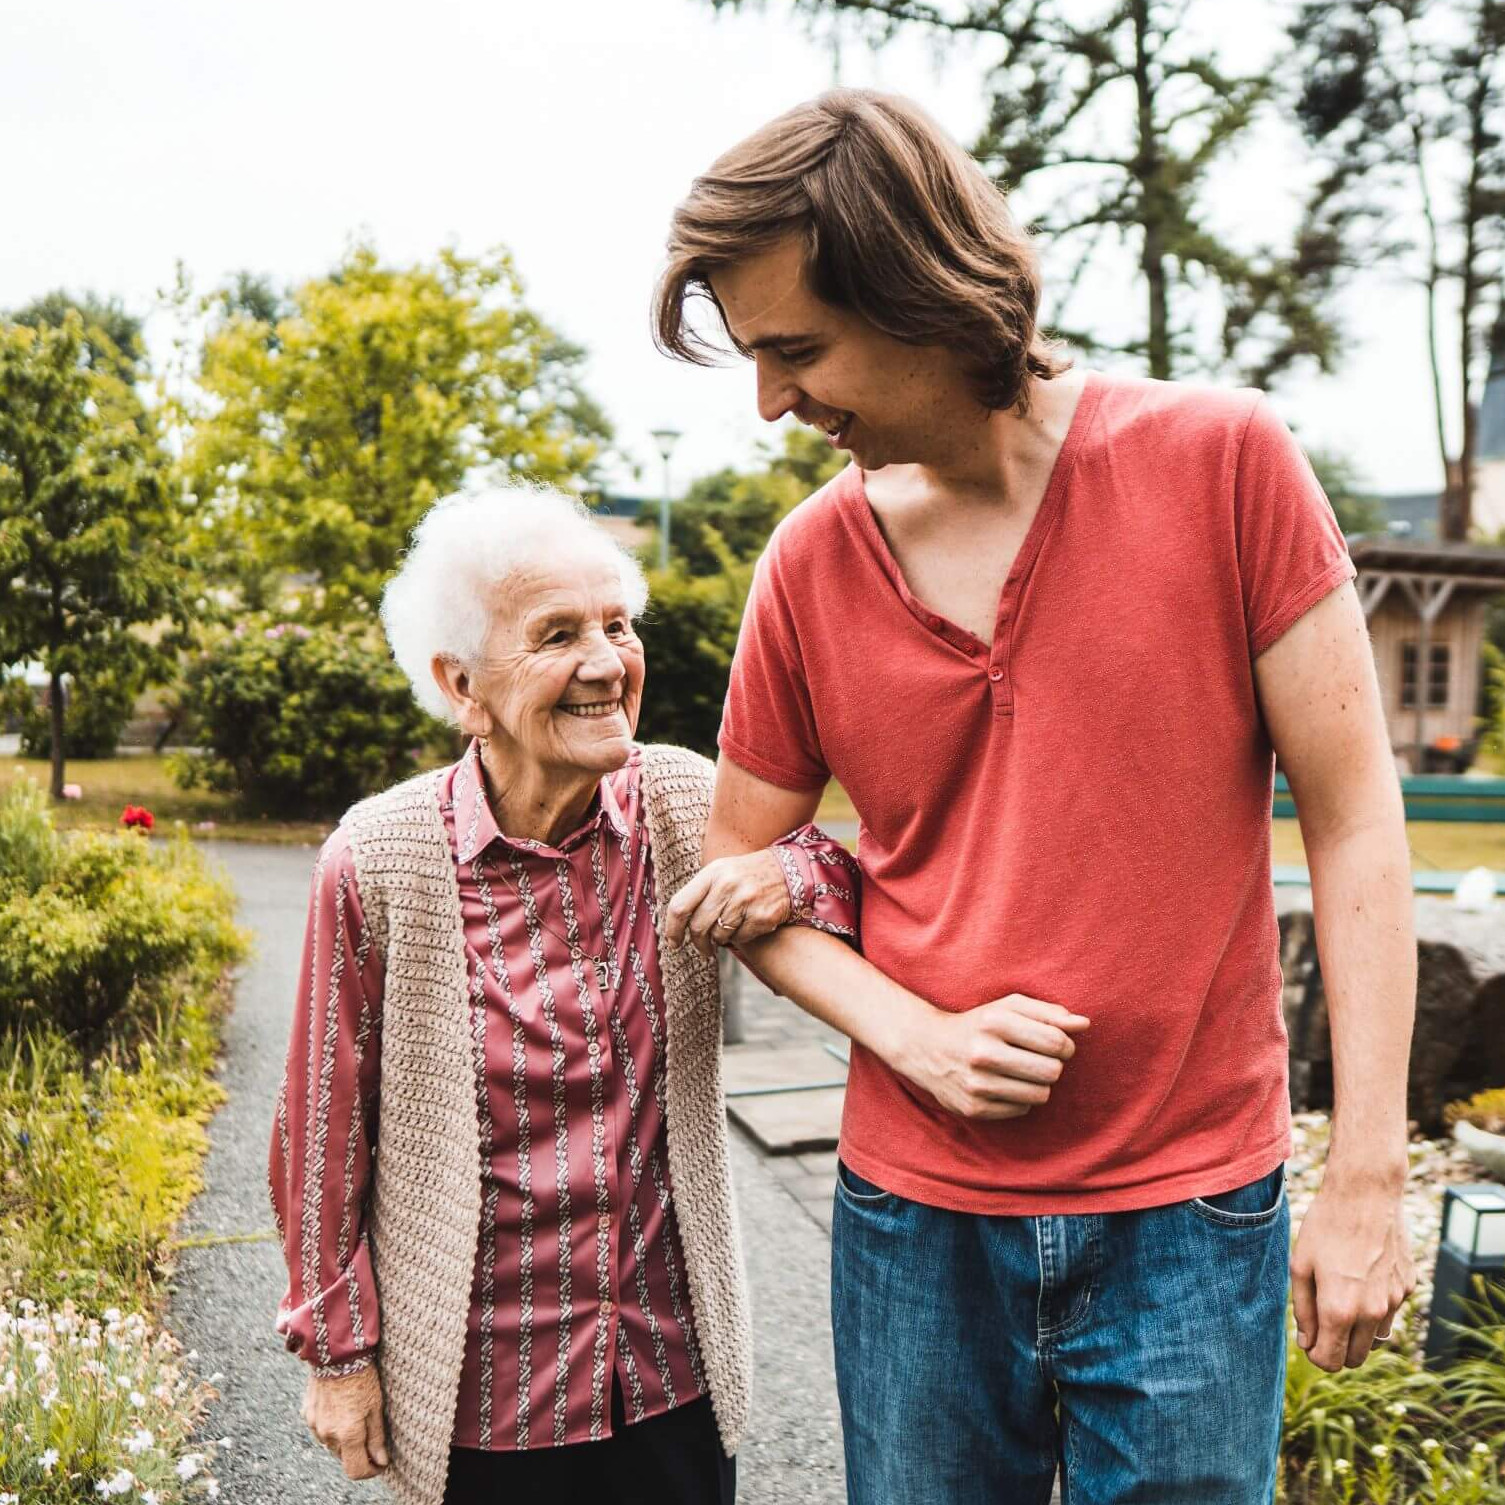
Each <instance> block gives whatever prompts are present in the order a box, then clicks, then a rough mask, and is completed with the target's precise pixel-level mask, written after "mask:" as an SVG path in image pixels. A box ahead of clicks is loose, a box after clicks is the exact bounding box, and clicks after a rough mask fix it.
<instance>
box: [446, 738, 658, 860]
mask: <svg viewBox="0 0 1505 1505" xmlns="http://www.w3.org/2000/svg"><path fill="white" fill-rule="evenodd" d="M450 800H451V801H452V803H453V805H454V811H455V853H456V856H457V857H458V858H459V860H460V861H461V862H473V861H474V860H475V858H476V857H477V856H479V855H480V853H482V852H484V851H485V850H486V848H487V847H489V846H490V845H491V843H492V842H494V841H499V842H501V843H502V845H503V846H508V847H511V848H513V849H514V850H515V851H519V852H531V853H539V854H542V855H544V856H551V857H552V856H563V855H564V854H565V853H567V852H570V851H573V850H574V849H575V848H576V847H577V846H579V845H580V843H581V842H583V841H585V840H586V838H587V837H589V836H590V835H591V834H592V833H593V832H594V831H595V830H596V829H597V828H598V827H599V826H600V824H601V822H602V820H603V819H604V820H605V821H607V823H608V824H609V825H610V826H611V828H612V829H613V830H614V831H615V832H616V833H617V835H618V836H622V837H625V836H627V835H628V829H627V818H626V816H625V815H623V813H622V807H621V805H620V804H619V803H618V801H617V796H616V792H615V791H614V790H613V789H612V787H611V777H610V775H608V776H607V777H605V778H603V779H602V780H601V782H600V785H599V786H598V787H597V791H596V796H595V798H593V799H592V800H591V803H590V807H589V808H588V809H587V810H586V813H585V818H584V820H582V821H581V823H580V824H579V825H578V826H577V827H576V828H575V829H574V830H573V831H571V832H570V834H569V835H568V836H566V837H565V838H564V840H563V841H561V842H560V843H559V844H558V845H557V846H550V845H549V844H548V843H547V842H542V841H532V840H530V839H529V838H527V837H525V836H508V835H507V833H506V832H505V831H503V830H502V829H501V827H500V826H498V825H497V823H496V816H495V815H494V814H493V813H492V810H491V801H490V800H488V799H487V798H486V784H485V780H484V779H483V778H482V775H481V744H480V742H479V740H477V739H474V738H473V739H472V740H471V743H470V746H469V747H467V748H466V749H465V755H464V756H463V757H462V758H461V759H460V761H459V762H458V763H456V764H455V766H454V768H453V769H452V770H451V774H450Z"/></svg>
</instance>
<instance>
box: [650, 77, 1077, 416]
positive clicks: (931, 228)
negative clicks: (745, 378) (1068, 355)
mask: <svg viewBox="0 0 1505 1505" xmlns="http://www.w3.org/2000/svg"><path fill="white" fill-rule="evenodd" d="M790 235H796V236H800V237H801V238H802V239H803V240H804V243H805V273H806V276H807V278H808V279H809V286H810V290H811V291H812V292H813V293H814V294H815V296H816V297H817V298H819V299H821V301H822V302H825V303H828V304H830V305H831V306H833V307H835V308H842V309H850V310H851V311H852V312H854V313H857V314H859V315H861V316H862V317H863V318H864V319H866V320H867V321H868V322H869V323H870V324H873V325H874V326H876V327H877V328H878V329H880V330H882V331H883V333H885V334H887V335H890V336H891V337H892V338H894V339H896V340H902V341H904V342H905V343H906V344H910V345H946V346H949V347H950V348H951V349H953V350H956V351H958V352H960V353H961V354H962V356H963V357H964V358H965V360H966V362H967V365H968V368H969V370H970V374H971V376H972V381H973V387H974V390H975V391H976V393H977V397H978V400H979V401H980V402H981V403H982V404H983V405H984V406H985V407H988V408H993V409H999V408H1012V407H1014V406H1016V405H1017V406H1018V407H1019V409H1020V411H1021V412H1022V411H1024V410H1026V409H1027V407H1028V401H1029V383H1030V380H1031V378H1039V379H1041V380H1047V381H1048V380H1049V379H1050V378H1051V377H1053V376H1058V375H1059V374H1060V373H1061V372H1062V371H1063V370H1065V369H1066V366H1067V364H1068V363H1067V362H1066V361H1064V360H1063V359H1061V358H1060V357H1059V356H1058V355H1057V354H1056V353H1055V351H1054V349H1053V348H1052V346H1051V343H1050V342H1049V341H1048V340H1046V339H1045V338H1044V337H1043V336H1042V335H1041V334H1040V332H1039V330H1038V329H1037V327H1036V317H1037V312H1038V308H1039V302H1040V278H1039V270H1038V267H1037V264H1036V260H1035V254H1034V248H1033V247H1032V246H1031V244H1030V241H1029V237H1028V236H1027V235H1026V234H1025V233H1024V232H1023V231H1022V230H1021V229H1020V228H1019V226H1018V225H1016V224H1015V223H1014V218H1013V216H1012V215H1011V214H1010V213H1009V210H1008V206H1007V204H1006V203H1005V202H1004V197H1003V194H1002V193H1001V192H1000V191H999V190H998V188H996V187H995V186H994V185H993V183H992V182H990V181H989V179H988V178H987V176H986V174H984V172H983V171H982V169H981V168H980V167H979V166H978V165H977V163H976V162H974V161H973V159H972V158H971V157H969V156H968V155H967V153H966V152H964V151H963V150H962V149H961V147H959V146H958V145H957V144H956V143H955V142H954V141H952V140H951V138H950V137H949V136H947V135H946V133H945V132H944V131H942V130H941V128H940V127H939V126H938V125H936V123H935V122H934V121H933V120H931V118H930V117H929V116H928V115H927V114H925V112H924V111H923V110H921V109H920V108H919V106H918V105H916V104H914V103H913V102H911V101H910V100H907V99H903V98H901V97H899V96H898V95H894V94H880V93H878V92H876V91H875V90H871V89H832V90H830V91H829V92H828V93H825V94H822V95H820V96H819V97H818V98H816V99H813V100H810V101H809V102H808V103H806V104H802V105H798V106H796V107H795V108H794V109H792V110H789V111H788V112H787V113H785V114H783V115H780V116H779V117H778V118H777V119H776V120H772V121H770V122H769V123H768V124H767V125H765V126H764V127H763V128H762V129H761V130H759V131H757V132H755V133H754V134H753V135H751V136H749V137H748V138H747V139H746V140H745V141H743V142H741V143H740V144H738V145H737V146H734V147H733V148H732V149H731V150H730V151H729V152H727V153H725V154H724V155H723V156H721V157H719V158H718V159H717V160H716V161H715V162H714V163H713V164H712V166H711V169H710V171H709V172H707V173H705V174H703V175H702V176H700V177H698V178H696V179H695V181H694V183H693V184H692V185H691V187H690V192H689V195H688V196H687V197H686V198H685V199H684V201H683V202H682V203H681V204H680V205H679V207H678V208H677V209H676V210H675V211H674V218H673V221H672V222H671V225H670V229H669V264H668V267H667V268H666V269H665V271H664V274H663V277H662V278H661V279H660V281H659V285H658V290H657V294H656V297H655V307H654V321H653V322H654V338H655V340H656V342H657V344H658V347H659V349H661V350H662V351H664V352H665V353H666V354H668V355H673V356H677V357H678V358H680V359H681V360H688V361H694V362H695V363H696V364H697V365H709V364H711V362H712V360H713V358H714V356H715V354H716V352H715V349H714V347H713V346H712V345H711V344H710V343H709V342H708V341H706V340H705V339H704V338H703V337H702V336H701V335H700V334H699V333H698V332H697V331H695V330H694V329H692V328H691V327H690V325H689V324H688V322H687V321H686V317H685V309H686V304H687V302H688V300H689V299H690V298H692V297H703V298H706V299H708V300H709V301H710V302H711V303H712V304H713V305H716V296H715V293H714V292H713V291H712V288H711V284H710V277H711V274H712V273H714V272H715V271H717V270H718V269H719V268H722V267H725V266H729V265H732V264H733V263H735V262H738V261H741V260H744V259H745V258H746V257H748V256H749V255H757V254H759V253H761V252H763V251H766V250H768V249H769V248H770V247H771V246H773V245H774V244H776V243H777V242H779V241H781V240H783V239H785V238H786V237H787V236H790ZM716 307H717V312H718V313H720V312H721V310H720V307H719V305H716ZM721 322H722V325H723V327H724V326H725V323H726V320H725V316H724V315H723V316H722V320H721ZM727 335H728V338H730V339H731V340H732V343H733V344H734V345H736V348H737V349H738V350H739V351H740V352H741V353H742V354H744V355H746V354H748V352H747V351H746V350H744V349H742V347H741V346H740V345H738V344H737V342H736V339H735V337H734V336H732V335H731V331H730V330H727Z"/></svg>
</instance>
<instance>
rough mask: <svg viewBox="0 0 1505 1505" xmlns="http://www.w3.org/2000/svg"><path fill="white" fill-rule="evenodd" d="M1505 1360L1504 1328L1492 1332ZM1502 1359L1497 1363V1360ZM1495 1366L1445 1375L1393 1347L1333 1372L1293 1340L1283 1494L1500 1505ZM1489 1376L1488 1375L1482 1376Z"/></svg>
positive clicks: (1345, 1503) (1320, 1499) (1309, 1504)
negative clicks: (1309, 1357)
mask: <svg viewBox="0 0 1505 1505" xmlns="http://www.w3.org/2000/svg"><path fill="white" fill-rule="evenodd" d="M1487 1341H1488V1342H1489V1343H1490V1344H1491V1346H1492V1348H1493V1351H1494V1352H1495V1353H1496V1354H1501V1355H1505V1327H1498V1328H1495V1329H1493V1330H1492V1333H1491V1334H1490V1335H1488V1336H1487ZM1495 1362H1497V1360H1496V1361H1495ZM1491 1367H1492V1366H1491V1362H1490V1361H1489V1360H1487V1359H1481V1360H1475V1361H1469V1363H1468V1364H1461V1365H1459V1366H1458V1367H1457V1368H1455V1369H1453V1370H1449V1371H1445V1372H1443V1373H1434V1372H1432V1371H1430V1370H1427V1369H1424V1368H1422V1367H1421V1366H1420V1365H1419V1364H1418V1363H1417V1362H1416V1361H1415V1360H1413V1359H1411V1358H1408V1357H1407V1356H1405V1355H1404V1354H1402V1353H1399V1352H1396V1351H1394V1350H1392V1349H1389V1348H1382V1349H1376V1350H1375V1351H1374V1352H1373V1353H1371V1354H1370V1356H1369V1358H1368V1359H1367V1360H1366V1361H1365V1363H1364V1365H1363V1366H1362V1367H1361V1368H1359V1369H1340V1370H1339V1371H1338V1372H1337V1373H1336V1374H1328V1373H1326V1372H1325V1371H1323V1370H1320V1369H1318V1368H1317V1367H1316V1366H1315V1365H1313V1364H1312V1363H1311V1362H1310V1361H1308V1360H1307V1359H1306V1358H1305V1356H1304V1355H1302V1353H1301V1350H1300V1349H1299V1348H1297V1347H1296V1346H1295V1344H1294V1343H1293V1344H1292V1346H1291V1350H1290V1354H1289V1359H1288V1365H1287V1370H1286V1394H1285V1424H1284V1431H1283V1434H1282V1440H1281V1467H1280V1488H1279V1491H1278V1495H1277V1498H1278V1499H1280V1500H1282V1501H1285V1502H1288V1505H1340V1502H1341V1505H1349V1502H1359V1501H1362V1502H1365V1505H1371V1502H1372V1505H1380V1502H1389V1505H1443V1502H1454V1505H1458V1502H1462V1501H1469V1502H1472V1505H1501V1502H1505V1489H1502V1487H1501V1480H1500V1476H1499V1469H1498V1464H1497V1463H1496V1461H1495V1458H1496V1454H1497V1444H1498V1441H1499V1438H1498V1436H1494V1437H1493V1438H1492V1441H1486V1440H1484V1439H1485V1438H1489V1437H1491V1435H1492V1433H1493V1432H1494V1428H1495V1427H1496V1426H1497V1425H1499V1422H1500V1412H1499V1409H1498V1408H1499V1398H1500V1395H1501V1391H1502V1388H1505V1382H1502V1381H1501V1379H1500V1377H1499V1376H1498V1375H1496V1376H1494V1378H1493V1380H1492V1381H1491V1379H1490V1375H1489V1371H1490V1369H1491ZM1481 1376H1482V1378H1481Z"/></svg>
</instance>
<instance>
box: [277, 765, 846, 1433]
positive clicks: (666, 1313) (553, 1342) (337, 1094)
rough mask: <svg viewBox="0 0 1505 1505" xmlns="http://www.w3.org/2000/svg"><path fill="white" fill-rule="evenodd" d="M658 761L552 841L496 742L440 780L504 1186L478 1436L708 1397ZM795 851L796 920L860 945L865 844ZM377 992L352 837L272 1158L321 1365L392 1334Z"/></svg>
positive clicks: (571, 1428) (823, 844)
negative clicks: (670, 1124) (382, 1292)
mask: <svg viewBox="0 0 1505 1505" xmlns="http://www.w3.org/2000/svg"><path fill="white" fill-rule="evenodd" d="M639 771H640V755H637V754H635V755H634V757H633V758H632V759H631V760H630V761H629V762H628V764H627V765H626V766H625V767H624V768H622V769H620V770H618V771H617V772H616V773H613V774H610V775H608V776H607V777H605V778H603V779H602V781H601V789H600V795H599V797H598V799H597V800H596V801H595V802H594V804H593V806H592V809H591V810H590V811H589V812H588V814H587V818H586V819H585V821H584V823H583V824H582V825H581V826H580V827H579V828H578V829H577V830H576V831H574V832H573V833H571V834H570V835H569V836H568V837H566V838H565V839H564V840H563V841H561V842H560V843H559V844H558V845H557V846H549V845H546V844H544V843H541V842H535V841H528V840H520V839H514V838H511V837H507V836H505V835H504V834H503V833H502V832H501V831H500V830H499V829H498V828H497V825H496V822H495V818H494V817H493V815H492V812H491V808H490V805H489V803H488V801H487V800H486V797H485V790H484V786H483V784H482V782H481V777H480V759H479V750H478V747H477V746H476V745H475V744H472V746H471V747H470V749H469V750H468V751H467V752H466V754H465V756H464V757H463V758H462V759H461V760H460V761H459V762H458V763H457V764H455V765H454V767H453V768H452V769H450V770H448V772H447V773H446V774H445V776H444V784H443V786H442V800H441V803H442V808H443V813H444V821H445V828H446V831H447V833H448V835H449V839H450V843H451V850H452V852H453V854H454V858H455V862H456V872H457V877H458V880H459V889H460V901H461V912H462V915H463V919H464V928H465V951H466V958H467V964H468V976H469V996H468V997H467V998H466V999H465V1000H464V1004H465V1006H466V1008H467V1009H468V1010H469V1016H470V1025H471V1039H472V1042H473V1051H472V1055H473V1064H474V1070H475V1094H476V1114H477V1119H478V1123H479V1126H480V1132H481V1145H482V1164H481V1166H480V1174H481V1178H482V1182H483V1186H482V1211H481V1227H480V1229H479V1237H478V1242H477V1249H476V1263H475V1272H474V1279H473V1285H472V1292H471V1311H470V1320H469V1326H468V1330H467V1336H466V1345H465V1358H464V1366H463V1369H462V1371H461V1380H460V1396H459V1402H458V1406H457V1410H456V1416H455V1431H454V1439H453V1440H454V1445H455V1446H457V1447H470V1448H486V1449H493V1450H504V1449H521V1448H536V1447H548V1446H558V1445H560V1444H564V1443H574V1442H582V1441H587V1440H591V1439H596V1438H601V1437H605V1436H608V1435H609V1434H610V1432H611V1411H612V1407H611V1389H612V1387H613V1386H618V1387H620V1391H621V1395H622V1398H623V1409H624V1411H625V1415H626V1417H627V1420H628V1423H629V1424H630V1423H632V1422H634V1421H638V1420H641V1419H643V1418H645V1417H648V1416H653V1415H657V1414H659V1413H661V1412H663V1411H666V1410H669V1409H670V1408H671V1407H673V1406H676V1405H680V1404H683V1403H684V1402H685V1401H687V1400H692V1399H694V1398H695V1397H697V1396H699V1395H701V1394H702V1393H704V1388H705V1384H704V1377H703V1375H702V1372H701V1364H700V1354H699V1350H698V1348H697V1345H696V1337H695V1324H694V1318H693V1315H692V1313H691V1311H690V1303H689V1294H688V1291H687V1289H686V1280H685V1265H684V1256H683V1254H682V1252H681V1250H680V1246H679V1233H678V1228H677V1226H676V1223H675V1218H674V1203H673V1188H672V1186H671V1184H670V1179H669V1166H668V1161H667V1155H666V1136H665V1126H664V1072H663V1047H664V1018H663V1010H662V1003H661V1000H662V998H663V988H662V983H661V980H660V976H659V967H658V947H657V941H656V938H655V935H654V929H653V881H654V880H653V854H652V851H651V850H650V847H649V840H648V827H647V824H646V821H645V818H644V811H643V809H642V805H641V800H640V790H639ZM776 851H777V853H778V855H779V860H780V862H781V864H782V866H783V869H784V873H785V878H786V881H787V883H788V884H789V887H790V891H791V899H792V907H793V912H794V918H795V921H796V923H804V924H810V925H815V926H818V927H819V928H821V929H825V930H831V931H834V932H836V933H837V934H840V935H844V936H847V937H849V938H851V937H853V936H854V935H855V929H856V920H857V902H858V894H857V881H856V867H855V864H854V863H853V862H852V859H851V858H850V857H849V856H848V855H847V853H846V852H845V851H843V850H842V848H841V847H840V846H838V845H837V844H836V843H835V842H832V841H830V840H829V838H827V837H825V836H824V835H823V834H822V833H821V832H819V831H817V830H816V829H815V828H814V827H809V826H807V827H804V828H803V829H802V830H800V831H797V832H795V833H793V834H792V835H791V836H789V837H786V838H785V839H784V840H783V841H782V842H780V843H778V844H777V847H776ZM597 958H599V959H600V963H601V965H599V966H598V965H597V964H596V961H595V959H597ZM382 981H383V978H382V960H381V957H380V956H379V955H378V953H377V951H376V949H375V948H374V947H373V946H372V944H371V935H370V931H369V929H368V927H367V924H366V919H365V915H364V913H363V911H362V908H361V899H360V893H359V888H358V885H357V882H356V876H355V871H354V867H353V864H352V860H351V855H350V848H349V843H348V839H347V838H346V836H345V834H344V832H343V831H342V830H341V831H336V832H335V834H334V835H333V836H331V837H330V838H329V840H328V841H327V842H326V843H325V844H324V847H323V849H322V851H321V852H320V854H319V859H318V863H317V866H316V868H315V871H314V878H313V886H312V893H311V896H310V902H309V916H308V928H307V932H306V935H305V939H304V949H303V958H302V966H301V970H300V980H299V988H298V997H297V1004H296V1011H295V1014H294V1019H293V1029H292V1040H291V1045H290V1047H289V1051H288V1059H287V1070H286V1076H285V1079H284V1082H283V1088H282V1092H281V1095H280V1096H279V1099H278V1103H277V1112H276V1120H275V1125H274V1129H273V1135H272V1146H271V1160H270V1180H271V1193H272V1202H273V1207H274V1210H275V1212H276V1216H277V1222H278V1229H279V1232H280V1234H281V1237H282V1243H283V1252H284V1254H285V1256H286V1260H287V1267H288V1289H287V1293H286V1294H285V1296H284V1297H283V1299H282V1302H281V1305H280V1307H279V1311H278V1317H277V1330H278V1331H279V1332H280V1333H281V1334H282V1335H283V1337H284V1339H285V1341H286V1343H287V1346H288V1348H289V1349H291V1350H292V1351H293V1352H295V1353H297V1354H299V1355H301V1356H302V1357H303V1358H305V1359H307V1360H308V1361H309V1362H310V1363H311V1364H313V1365H314V1366H315V1371H316V1372H317V1373H320V1374H343V1373H350V1372H353V1371H354V1370H356V1369H358V1368H361V1367H362V1366H364V1365H366V1364H369V1363H371V1362H372V1361H373V1359H374V1358H375V1356H376V1349H377V1345H378V1343H379V1341H380V1337H381V1333H380V1319H379V1311H378V1305H377V1293H376V1285H375V1283H374V1281H373V1278H372V1262H371V1249H370V1245H369V1242H368V1238H367V1230H366V1226H365V1218H366V1205H367V1198H366V1193H367V1190H368V1187H369V1183H370V1177H371V1169H372V1152H373V1146H374V1145H375V1144H376V1143H377V1113H378V1107H379V1100H380V1077H381V999H382Z"/></svg>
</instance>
